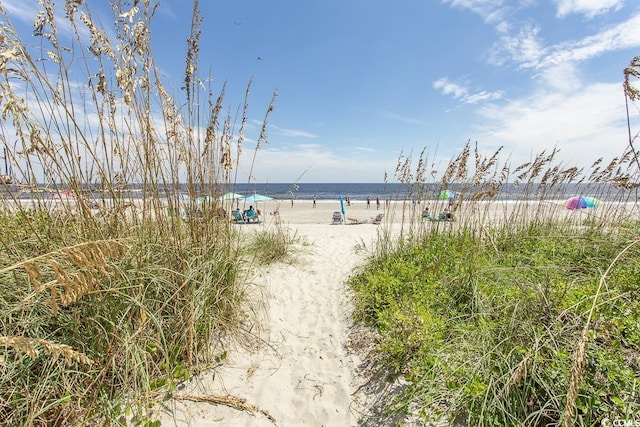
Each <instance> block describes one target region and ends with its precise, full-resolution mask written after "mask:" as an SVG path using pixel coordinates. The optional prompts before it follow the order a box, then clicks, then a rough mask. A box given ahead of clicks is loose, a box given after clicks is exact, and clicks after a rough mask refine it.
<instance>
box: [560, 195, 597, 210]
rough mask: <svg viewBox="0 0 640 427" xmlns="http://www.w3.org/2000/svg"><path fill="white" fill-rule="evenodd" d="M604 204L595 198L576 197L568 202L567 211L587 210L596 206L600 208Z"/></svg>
mask: <svg viewBox="0 0 640 427" xmlns="http://www.w3.org/2000/svg"><path fill="white" fill-rule="evenodd" d="M601 204H602V200H599V199H596V198H595V197H582V196H575V197H572V198H570V199H569V200H567V205H566V206H567V209H569V210H574V209H586V208H595V207H596V206H600V205H601Z"/></svg>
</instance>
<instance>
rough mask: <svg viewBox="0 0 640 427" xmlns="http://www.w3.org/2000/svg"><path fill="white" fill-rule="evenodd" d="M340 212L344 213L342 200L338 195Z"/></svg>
mask: <svg viewBox="0 0 640 427" xmlns="http://www.w3.org/2000/svg"><path fill="white" fill-rule="evenodd" d="M340 212H342V215H344V200H343V199H342V195H340Z"/></svg>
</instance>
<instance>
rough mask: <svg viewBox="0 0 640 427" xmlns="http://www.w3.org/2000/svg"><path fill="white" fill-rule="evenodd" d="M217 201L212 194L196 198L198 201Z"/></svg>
mask: <svg viewBox="0 0 640 427" xmlns="http://www.w3.org/2000/svg"><path fill="white" fill-rule="evenodd" d="M217 200H221V199H217ZM215 201H216V199H214V198H213V197H211V196H200V197H197V198H196V203H213V202H215Z"/></svg>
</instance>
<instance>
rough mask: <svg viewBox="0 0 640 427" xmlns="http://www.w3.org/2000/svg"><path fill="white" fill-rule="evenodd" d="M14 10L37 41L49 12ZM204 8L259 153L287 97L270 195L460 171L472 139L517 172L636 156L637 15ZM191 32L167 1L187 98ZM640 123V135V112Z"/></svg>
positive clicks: (159, 37) (616, 10)
mask: <svg viewBox="0 0 640 427" xmlns="http://www.w3.org/2000/svg"><path fill="white" fill-rule="evenodd" d="M0 3H2V5H3V7H5V8H6V9H7V12H8V13H9V15H10V16H11V17H12V20H13V22H14V24H16V25H17V26H23V27H22V28H24V30H25V34H27V32H28V31H30V30H31V28H32V27H31V24H32V22H33V17H34V14H35V10H36V9H37V7H36V4H37V2H35V1H33V0H24V1H21V2H18V1H7V0H3V1H0ZM98 3H107V2H93V3H92V5H93V4H98ZM200 3H201V4H200V8H201V14H202V17H203V19H204V21H203V25H202V36H201V40H200V41H201V50H200V73H201V76H203V77H206V76H207V75H208V74H209V73H210V74H211V75H212V76H213V85H214V88H216V89H218V90H219V88H220V87H221V86H222V84H223V83H224V82H225V81H226V82H227V96H226V103H227V105H229V106H231V107H233V108H235V107H237V106H240V105H241V104H242V101H243V96H244V91H245V89H246V85H247V83H248V82H249V80H250V79H251V78H252V77H253V85H252V90H251V97H250V100H249V103H250V108H249V116H250V117H249V118H250V119H251V120H252V127H251V129H249V130H248V131H247V137H248V138H249V139H252V140H254V141H255V139H257V136H258V131H259V125H258V124H257V122H258V121H259V120H261V119H262V118H263V117H264V113H265V110H266V108H267V106H268V104H269V100H270V98H271V95H272V94H273V92H277V95H278V97H277V100H276V103H275V109H274V111H273V113H272V114H271V115H270V117H269V120H268V122H269V128H268V137H269V142H268V144H267V145H265V146H264V147H261V149H260V150H259V152H258V157H257V164H258V165H257V166H256V168H255V170H254V171H253V177H254V178H252V179H253V180H255V181H257V182H267V181H268V182H294V181H296V180H300V181H301V182H381V181H382V180H383V178H384V173H385V172H388V173H389V174H390V176H392V175H393V172H394V170H395V166H396V162H397V159H398V157H399V155H400V153H401V152H404V154H405V155H413V156H414V157H417V156H418V154H419V153H420V151H422V149H423V148H425V147H426V153H427V157H428V159H429V162H434V163H435V165H436V166H439V167H440V169H444V167H445V166H446V163H447V162H448V160H450V159H451V157H452V156H455V155H457V154H458V153H459V152H460V151H461V150H462V148H463V146H464V145H465V144H466V143H467V141H468V140H471V141H472V142H473V143H475V142H476V141H477V143H478V147H479V148H480V150H481V151H482V152H485V153H487V154H491V153H493V151H495V150H496V149H497V148H498V147H499V146H504V149H503V157H502V158H503V159H504V160H506V159H507V158H509V159H510V160H511V162H512V164H516V165H517V164H520V163H523V162H525V161H528V160H529V159H530V158H531V157H532V156H533V155H535V154H536V153H538V152H540V151H542V150H545V149H546V150H550V149H552V148H553V147H554V146H555V147H557V148H559V149H560V153H559V157H558V159H559V160H560V161H562V162H565V164H566V165H568V166H574V165H575V166H583V165H590V164H591V163H592V162H593V161H594V160H596V159H597V158H599V157H601V156H604V157H605V158H606V159H608V158H612V157H614V156H617V155H619V154H621V153H622V152H623V150H624V149H625V147H626V144H627V141H628V137H627V124H626V113H625V100H624V95H623V92H622V82H623V69H624V68H625V67H627V66H628V65H629V63H630V61H631V59H632V58H633V57H634V56H638V55H640V2H638V1H637V0H626V1H625V0H546V1H542V0H522V1H506V0H505V1H501V0H420V1H418V0H410V1H409V0H398V1H394V2H390V1H380V0H325V1H292V0H287V1H277V0H274V1H270V2H266V1H263V0H262V1H258V0H243V1H208V0H202V1H201V2H200ZM92 7H93V6H92ZM93 10H96V9H93ZM97 12H98V13H97V14H96V15H95V16H102V17H103V18H101V19H104V22H105V23H109V22H110V21H111V19H110V18H109V15H108V14H107V13H108V10H107V9H106V8H105V9H104V10H103V11H100V10H98V11H97ZM100 12H102V15H101V14H100ZM190 24H191V2H188V1H183V0H161V1H160V2H159V6H158V9H157V12H156V16H155V18H154V22H153V24H152V27H151V39H152V46H153V48H154V52H155V55H154V56H155V58H156V61H157V63H158V65H159V66H160V69H161V70H162V73H163V74H164V76H165V78H166V81H167V83H168V86H169V87H173V88H175V89H176V90H177V89H178V88H179V87H180V86H181V82H182V78H183V73H184V56H185V47H186V42H185V39H186V37H187V36H188V34H189V28H190ZM32 40H33V39H32ZM631 114H632V116H631V117H632V130H633V129H635V132H638V130H640V112H639V111H638V107H637V106H632V109H631ZM250 144H251V142H249V143H248V144H247V147H246V148H249V146H250ZM250 155H251V151H250V150H246V151H245V156H246V159H245V161H244V162H243V163H242V164H241V165H240V175H241V176H240V178H239V180H240V181H246V179H247V178H246V176H247V175H248V173H249V164H250V161H248V160H250ZM390 180H392V178H390Z"/></svg>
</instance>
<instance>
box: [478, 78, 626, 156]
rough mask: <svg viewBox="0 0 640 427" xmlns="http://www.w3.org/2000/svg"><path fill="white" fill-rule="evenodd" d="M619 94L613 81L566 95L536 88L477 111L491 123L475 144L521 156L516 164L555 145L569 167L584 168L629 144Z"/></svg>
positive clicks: (615, 154)
mask: <svg viewBox="0 0 640 427" xmlns="http://www.w3.org/2000/svg"><path fill="white" fill-rule="evenodd" d="M620 92H621V91H620V85H619V84H617V83H611V84H608V83H594V84H590V85H585V86H583V87H580V89H579V90H574V91H571V92H570V93H569V91H564V92H560V91H555V90H546V89H544V88H540V89H538V90H537V92H536V93H535V94H534V95H532V96H530V97H527V98H524V99H520V100H515V101H512V102H510V103H508V104H506V105H500V106H497V105H492V106H485V107H484V108H482V109H480V111H479V112H480V115H481V116H482V117H483V119H484V120H485V123H491V124H490V125H485V126H484V128H483V129H482V131H481V132H482V134H481V136H480V138H479V140H480V141H481V142H482V143H486V144H490V145H504V146H505V147H506V148H507V150H506V151H512V152H513V153H519V155H520V157H519V158H514V159H513V160H514V161H515V162H516V163H520V162H524V161H528V159H527V158H526V153H539V152H541V151H542V150H545V149H546V150H549V149H551V148H552V147H554V146H557V147H558V148H559V149H560V155H559V158H560V159H563V160H565V161H566V162H567V163H568V164H570V165H571V166H587V165H589V164H591V163H592V162H593V161H594V160H596V159H597V158H599V157H601V156H603V157H605V158H612V157H614V156H617V155H619V154H621V153H622V151H623V150H624V148H625V146H626V143H627V136H626V135H627V129H626V119H625V117H626V116H625V109H624V98H623V97H622V96H621V93H620Z"/></svg>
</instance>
